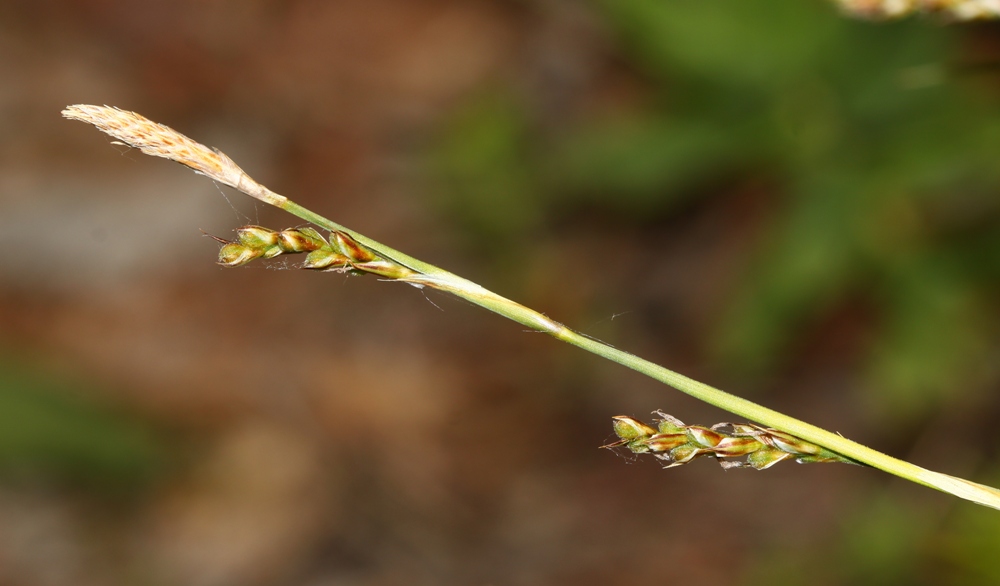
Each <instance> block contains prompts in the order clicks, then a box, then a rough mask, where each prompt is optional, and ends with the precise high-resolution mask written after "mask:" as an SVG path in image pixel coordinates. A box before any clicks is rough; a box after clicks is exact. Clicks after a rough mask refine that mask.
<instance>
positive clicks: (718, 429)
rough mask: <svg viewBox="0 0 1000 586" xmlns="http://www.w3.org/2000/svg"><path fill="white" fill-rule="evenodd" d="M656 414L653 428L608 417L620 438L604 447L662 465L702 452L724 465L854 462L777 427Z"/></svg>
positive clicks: (685, 460)
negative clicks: (702, 423)
mask: <svg viewBox="0 0 1000 586" xmlns="http://www.w3.org/2000/svg"><path fill="white" fill-rule="evenodd" d="M657 414H658V415H660V417H661V419H659V420H658V421H657V422H656V423H657V425H656V427H655V428H654V427H651V426H649V425H646V424H645V423H643V422H641V421H638V420H636V419H633V418H631V417H628V416H627V415H618V416H615V417H613V418H612V420H613V422H614V423H613V425H614V430H615V435H617V436H618V440H619V441H617V442H614V443H612V444H608V445H606V446H604V447H606V448H616V447H619V446H625V447H627V448H628V449H629V450H631V451H632V453H634V454H652V455H654V456H656V457H657V458H659V459H661V460H664V461H666V462H667V466H666V467H667V468H673V467H674V466H680V465H681V464H687V463H688V462H690V461H692V460H694V459H695V458H699V457H702V456H710V457H713V458H716V459H717V460H719V464H721V465H722V467H723V468H726V469H729V468H743V467H749V468H754V469H756V470H766V469H768V468H770V467H771V466H773V465H775V464H777V463H778V462H781V461H783V460H795V461H796V462H799V463H800V464H806V463H810V462H843V463H846V464H856V463H857V462H854V461H853V460H850V459H848V458H845V457H843V456H841V455H840V454H836V453H834V452H831V451H829V450H827V449H824V448H822V447H820V446H817V445H816V444H813V443H810V442H807V441H805V440H802V439H800V438H797V437H795V436H793V435H790V434H787V433H785V432H783V431H778V430H776V429H770V428H763V427H758V426H756V425H753V424H750V423H720V424H717V425H713V426H712V427H702V426H700V425H684V423H683V422H681V421H680V420H678V419H677V418H675V417H672V416H670V415H667V414H666V413H661V412H657ZM727 429H728V430H729V431H726V430H727ZM724 458H745V459H744V460H733V459H729V460H724Z"/></svg>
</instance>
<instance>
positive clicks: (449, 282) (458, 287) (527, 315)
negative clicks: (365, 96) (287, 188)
mask: <svg viewBox="0 0 1000 586" xmlns="http://www.w3.org/2000/svg"><path fill="white" fill-rule="evenodd" d="M278 207H281V208H282V209H284V210H286V211H288V212H289V213H291V214H294V215H296V216H298V217H300V218H302V219H303V220H306V221H308V222H312V223H313V224H316V225H318V226H321V227H323V228H326V229H327V230H339V231H342V232H346V233H347V234H349V235H351V236H352V237H353V238H354V239H356V240H357V241H358V242H360V243H362V244H364V245H365V246H367V247H369V248H371V249H372V250H373V251H374V252H376V253H377V254H379V255H381V256H383V257H385V258H387V259H389V260H392V261H395V262H397V263H399V264H401V265H403V266H405V267H407V268H409V269H412V270H413V271H416V272H417V273H419V276H418V277H412V278H409V279H406V280H407V281H408V282H410V283H413V284H416V285H424V286H429V287H433V288H435V289H440V290H442V291H447V292H449V293H452V294H453V295H456V296H457V297H460V298H462V299H466V300H468V301H471V302H472V303H475V304H476V305H479V306H481V307H484V308H486V309H488V310H490V311H492V312H494V313H497V314H500V315H502V316H504V317H506V318H508V319H511V320H513V321H516V322H517V323H520V324H523V325H525V326H527V327H529V328H531V329H533V330H536V331H539V332H544V333H547V334H549V335H551V336H553V337H555V338H557V339H559V340H562V341H563V342H566V343H569V344H572V345H574V346H576V347H578V348H582V349H584V350H586V351H588V352H591V353H593V354H596V355H598V356H601V357H603V358H607V359H608V360H612V361H614V362H617V363H618V364H621V365H623V366H626V367H628V368H631V369H632V370H635V371H637V372H640V373H642V374H644V375H646V376H648V377H650V378H653V379H656V380H658V381H660V382H662V383H664V384H667V385H669V386H671V387H673V388H675V389H677V390H679V391H681V392H683V393H687V394H688V395H691V396H692V397H695V398H697V399H701V400H702V401H705V402H706V403H710V404H712V405H715V406H716V407H719V408H720V409H724V410H726V411H728V412H730V413H733V414H735V415H738V416H740V417H743V418H746V419H749V420H751V421H755V422H757V423H759V424H761V425H764V426H766V427H771V428H774V429H777V430H780V431H784V432H786V433H790V434H792V435H794V436H796V437H799V438H802V439H804V440H806V441H809V442H812V443H814V444H817V445H819V446H822V447H824V448H826V449H828V450H830V451H832V452H836V453H838V454H840V455H842V456H845V457H847V458H849V459H851V460H854V461H856V462H859V463H862V464H867V465H869V466H872V467H874V468H878V469H880V470H883V471H885V472H888V473H889V474H893V475H895V476H898V477H900V478H905V479H907V480H910V481H912V482H916V483H918V484H923V485H924V486H928V487H931V488H934V489H937V490H940V491H943V492H947V493H949V494H953V495H955V496H958V497H960V498H963V499H966V500H969V501H972V502H975V503H978V504H981V505H984V506H987V507H992V508H994V509H1000V491H998V490H997V489H995V488H992V487H989V486H985V485H982V484H977V483H975V482H970V481H968V480H963V479H961V478H956V477H954V476H949V475H947V474H941V473H939V472H933V471H931V470H927V469H925V468H921V467H920V466H917V465H915V464H911V463H909V462H906V461H903V460H899V459H897V458H893V457H892V456H889V455H886V454H883V453H882V452H879V451H877V450H873V449H871V448H869V447H867V446H864V445H862V444H859V443H857V442H854V441H851V440H849V439H847V438H845V437H843V436H841V435H839V434H836V433H832V432H829V431H827V430H825V429H822V428H820V427H816V426H815V425H811V424H809V423H806V422H804V421H801V420H799V419H796V418H794V417H790V416H788V415H785V414H783V413H780V412H778V411H775V410H773V409H768V408H767V407H764V406H761V405H758V404H756V403H754V402H752V401H748V400H746V399H743V398H740V397H737V396H736V395H731V394H729V393H727V392H725V391H722V390H720V389H717V388H715V387H711V386H709V385H706V384H705V383H702V382H698V381H696V380H694V379H692V378H689V377H686V376H684V375H682V374H680V373H677V372H674V371H672V370H670V369H668V368H664V367H662V366H660V365H658V364H655V363H653V362H650V361H648V360H645V359H643V358H639V357H638V356H635V355H634V354H630V353H628V352H623V351H622V350H619V349H617V348H614V347H612V346H609V345H608V344H605V343H603V342H600V341H598V340H594V339H592V338H588V337H587V336H584V335H582V334H580V333H578V332H575V331H573V330H571V329H570V328H568V327H566V326H564V325H563V324H561V323H559V322H556V321H554V320H552V319H549V318H548V317H547V316H545V315H543V314H541V313H539V312H537V311H535V310H533V309H530V308H528V307H525V306H523V305H521V304H519V303H516V302H514V301H511V300H510V299H507V298H505V297H502V296H500V295H497V294H496V293H493V292H492V291H488V290H487V289H484V288H483V287H481V286H479V285H477V284H476V283H473V282H472V281H469V280H466V279H463V278H461V277H459V276H457V275H454V274H452V273H450V272H448V271H446V270H444V269H441V268H438V267H436V266H434V265H431V264H428V263H425V262H423V261H420V260H418V259H415V258H413V257H411V256H408V255H406V254H403V253H401V252H399V251H397V250H394V249H392V248H390V247H388V246H386V245H384V244H382V243H380V242H377V241H375V240H372V239H371V238H368V237H366V236H364V235H363V234H359V233H357V232H355V231H353V230H350V229H348V228H346V227H344V226H341V225H340V224H338V223H336V222H333V221H331V220H329V219H327V218H324V217H323V216H320V215H319V214H316V213H314V212H312V211H310V210H308V209H306V208H304V207H302V206H300V205H298V204H296V203H294V202H292V201H290V200H284V201H283V202H281V203H280V204H278Z"/></svg>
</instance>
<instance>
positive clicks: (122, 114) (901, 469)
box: [62, 105, 1000, 509]
mask: <svg viewBox="0 0 1000 586" xmlns="http://www.w3.org/2000/svg"><path fill="white" fill-rule="evenodd" d="M62 114H63V116H65V117H66V118H69V119H72V120H80V121H82V122H86V123H88V124H92V125H94V126H96V127H97V128H98V129H100V130H101V131H103V132H105V133H106V134H108V135H110V136H112V137H114V138H115V139H116V140H117V141H120V142H121V143H123V144H125V145H128V146H131V147H134V148H136V149H139V150H140V151H142V152H143V153H146V154H148V155H153V156H157V157H163V158H166V159H170V160H173V161H176V162H178V163H181V164H182V165H185V166H187V167H190V168H192V169H194V170H195V171H197V172H198V173H200V174H202V175H206V176H208V177H209V178H211V179H214V180H215V181H218V182H220V183H224V184H225V185H228V186H230V187H232V188H234V189H237V190H239V191H241V192H243V193H245V194H247V195H249V196H251V197H254V198H256V199H258V200H260V201H263V202H264V203H268V204H271V205H273V206H276V207H278V208H281V209H283V210H285V211H287V212H289V213H292V214H294V215H295V216H298V217H299V218H301V219H303V220H305V221H307V222H310V223H312V224H315V225H316V226H318V227H320V228H322V229H324V230H326V231H328V232H329V237H323V236H322V235H321V234H320V233H319V232H318V231H317V230H315V229H313V228H296V229H288V230H281V231H277V230H270V229H268V228H263V227H260V226H245V227H243V228H240V229H239V230H238V231H237V236H236V239H235V240H234V241H232V242H229V241H225V240H222V241H221V243H222V244H223V246H222V249H221V250H220V253H219V262H220V263H221V264H223V265H225V266H240V265H243V264H246V263H248V262H251V261H253V260H255V259H258V258H272V257H274V256H277V255H279V254H292V253H306V254H307V256H306V259H305V262H304V264H303V265H302V266H303V268H309V269H315V270H331V271H342V272H351V273H357V274H368V273H371V274H374V275H377V276H379V277H381V278H383V279H390V280H394V281H400V282H405V283H409V284H412V285H414V286H417V287H431V288H434V289H438V290H441V291H445V292H447V293H451V294H453V295H455V296H457V297H460V298H462V299H465V300H467V301H471V302H472V303H475V304H477V305H480V306H482V307H484V308H486V309H489V310H490V311H493V312H495V313H498V314H500V315H502V316H504V317H507V318H509V319H511V320H514V321H516V322H518V323H520V324H523V325H525V326H527V327H529V328H531V329H533V330H536V331H539V332H544V333H546V334H549V335H551V336H553V337H554V338H557V339H559V340H562V341H564V342H567V343H569V344H573V345H574V346H577V347H579V348H582V349H584V350H587V351H589V352H592V353H593V354H596V355H598V356H601V357H603V358H607V359H608V360H612V361H614V362H617V363H619V364H622V365H624V366H627V367H629V368H631V369H633V370H636V371H638V372H641V373H643V374H645V375H647V376H649V377H651V378H654V379H656V380H658V381H660V382H663V383H665V384H667V385H670V386H672V387H674V388H675V389H678V390H680V391H682V392H684V393H687V394H689V395H692V396H694V397H696V398H698V399H701V400H702V401H705V402H707V403H710V404H712V405H715V406H717V407H719V408H721V409H724V410H726V411H729V412H730V413H733V414H736V415H738V416H740V417H743V418H746V419H749V420H751V421H755V422H757V423H758V424H760V425H759V426H758V425H752V424H732V425H729V427H728V429H729V431H728V432H724V430H722V429H721V428H720V429H715V428H705V427H700V426H686V425H684V424H683V423H681V422H680V421H678V420H676V419H673V418H672V417H669V416H663V418H662V420H661V421H660V422H659V424H658V428H656V429H654V428H652V427H650V426H647V425H645V424H643V423H641V422H638V421H636V420H634V419H631V418H629V417H625V416H618V417H616V418H615V419H614V427H615V431H616V433H617V434H618V436H619V438H620V439H621V440H622V441H621V442H620V445H625V446H627V447H629V448H630V449H632V450H633V451H639V452H649V453H653V454H656V455H658V456H659V457H661V458H664V459H667V460H668V461H669V462H670V463H671V465H677V464H681V463H684V462H687V461H690V460H692V459H694V458H695V457H698V456H704V455H711V456H713V457H715V458H729V457H735V456H746V457H747V460H746V461H745V462H744V463H742V464H740V463H737V464H733V463H732V462H730V463H729V464H728V466H729V467H734V466H739V465H745V466H748V467H752V468H756V469H759V470H763V469H765V468H768V467H769V466H771V465H773V464H774V463H776V462H779V461H781V460H785V459H794V460H797V461H799V462H850V463H857V464H867V465H869V466H872V467H874V468H879V469H881V470H884V471H885V472H888V473H890V474H894V475H896V476H899V477H901V478H905V479H907V480H910V481H912V482H916V483H919V484H923V485H925V486H929V487H931V488H935V489H937V490H941V491H943V492H947V493H950V494H953V495H955V496H958V497H960V498H963V499H966V500H969V501H972V502H975V503H978V504H981V505H984V506H987V507H992V508H994V509H1000V490H997V489H995V488H992V487H989V486H985V485H982V484H977V483H975V482H971V481H968V480H964V479H961V478H956V477H954V476H949V475H947V474H942V473H939V472H933V471H931V470H927V469H925V468H921V467H920V466H917V465H915V464H911V463H909V462H905V461H903V460H899V459H896V458H893V457H891V456H888V455H886V454H883V453H881V452H878V451H876V450H873V449H871V448H868V447H866V446H863V445H861V444H859V443H857V442H854V441H851V440H849V439H847V438H845V437H843V436H841V435H840V434H837V433H833V432H830V431H827V430H825V429H822V428H819V427H816V426H814V425H811V424H809V423H806V422H804V421H801V420H798V419H795V418H793V417H790V416H788V415H785V414H783V413H780V412H778V411H775V410H773V409H768V408H766V407H763V406H761V405H758V404H756V403H753V402H751V401H748V400H746V399H743V398H741V397H737V396H736V395H731V394H729V393H726V392H724V391H721V390H719V389H716V388H714V387H711V386H709V385H706V384H704V383H702V382H699V381H696V380H694V379H691V378H688V377H686V376H684V375H682V374H679V373H677V372H674V371H672V370H670V369H667V368H664V367H662V366H660V365H658V364H655V363H652V362H650V361H648V360H644V359H642V358H639V357H638V356H635V355H633V354H629V353H628V352H625V351H622V350H619V349H617V348H614V347H612V346H609V345H607V344H605V343H603V342H600V341H598V340H594V339H592V338H589V337H587V336H584V335H582V334H580V333H578V332H575V331H574V330H572V329H570V328H568V327H566V326H565V325H563V324H561V323H559V322H557V321H555V320H553V319H551V318H549V317H548V316H546V315H544V314H542V313H540V312H538V311H535V310H533V309H530V308H528V307H525V306H523V305H521V304H519V303H516V302H514V301H511V300H510V299H507V298H505V297H502V296H500V295H497V294H496V293H493V292H492V291H489V290H487V289H485V288H483V287H482V286H480V285H478V284H476V283H473V282H472V281H469V280H467V279H463V278H462V277H459V276H458V275H455V274H452V273H450V272H448V271H446V270H444V269H441V268H438V267H436V266H434V265H431V264H428V263H426V262H423V261H421V260H418V259H415V258H413V257H411V256H409V255H406V254H404V253H402V252H399V251H397V250H394V249H392V248H390V247H388V246H386V245H384V244H382V243H380V242H376V241H375V240H372V239H371V238H368V237H366V236H364V235H363V234H360V233H358V232H356V231H354V230H351V229H350V228H347V227H345V226H342V225H340V224H338V223H336V222H334V221H332V220H329V219H327V218H324V217H323V216H320V215H319V214H316V213H315V212H312V211H310V210H308V209H306V208H304V207H302V206H300V205H298V204H296V203H295V202H293V201H291V200H289V199H288V198H286V197H284V196H282V195H278V194H277V193H274V192H273V191H271V190H269V189H268V188H266V187H264V186H263V185H261V184H259V183H257V182H256V181H254V180H253V179H252V178H250V176H249V175H247V174H246V173H245V172H244V171H243V170H242V169H240V167H239V166H237V165H236V163H234V162H233V160H232V159H230V158H229V157H227V156H226V155H225V154H223V153H222V152H221V151H219V150H217V149H213V148H209V147H207V146H205V145H202V144H200V143H198V142H196V141H194V140H192V139H190V138H188V137H186V136H184V135H183V134H181V133H179V132H177V131H175V130H173V129H172V128H170V127H168V126H165V125H163V124H158V123H156V122H153V121H151V120H149V119H147V118H145V117H143V116H140V115H139V114H136V113H134V112H129V111H126V110H120V109H118V108H112V107H108V106H92V105H75V106H69V107H68V108H66V109H65V110H63V112H62ZM220 240H221V239H220Z"/></svg>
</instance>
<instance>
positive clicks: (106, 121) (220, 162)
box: [62, 104, 285, 205]
mask: <svg viewBox="0 0 1000 586" xmlns="http://www.w3.org/2000/svg"><path fill="white" fill-rule="evenodd" d="M62 115H63V116H64V117H65V118H69V119H70V120H79V121H81V122H86V123H88V124H92V125H94V126H95V127H97V129H98V130H100V131H101V132H104V133H105V134H107V135H109V136H112V137H114V138H116V139H118V140H119V141H121V142H122V143H123V144H126V145H128V146H130V147H133V148H137V149H139V150H140V151H142V152H143V153H145V154H147V155H152V156H154V157H163V158H164V159H170V160H171V161H176V162H178V163H180V164H182V165H186V166H188V167H190V168H192V169H194V170H195V171H197V172H198V173H201V174H203V175H206V176H208V177H211V178H212V179H215V180H216V181H218V182H220V183H224V184H226V185H228V186H230V187H232V188H234V189H238V190H240V191H242V192H244V193H246V194H247V195H250V196H252V197H256V198H257V199H261V200H262V201H265V202H267V203H270V204H274V205H278V204H280V203H281V202H283V201H284V200H285V198H284V197H282V196H280V195H278V194H276V193H274V192H273V191H270V190H269V189H267V188H265V187H264V186H262V185H260V184H259V183H257V182H256V181H254V180H253V179H251V178H250V176H249V175H247V174H246V173H245V172H243V169H240V167H239V166H238V165H237V164H236V163H234V162H233V160H232V159H230V158H229V157H227V156H226V155H225V154H223V153H222V152H220V151H218V150H216V149H213V148H209V147H207V146H205V145H203V144H201V143H200V142H197V141H195V140H192V139H190V138H188V137H186V136H184V135H183V134H181V133H180V132H177V131H176V130H174V129H173V128H170V127H169V126H167V125H165V124H159V123H157V122H153V121H152V120H150V119H148V118H146V117H145V116H141V115H139V114H136V113H135V112H129V111H128V110H121V109H119V108H112V107H110V106H94V105H90V104H76V105H73V106H68V107H67V108H66V109H65V110H63V111H62Z"/></svg>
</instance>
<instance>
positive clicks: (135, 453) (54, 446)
mask: <svg viewBox="0 0 1000 586" xmlns="http://www.w3.org/2000/svg"><path fill="white" fill-rule="evenodd" d="M79 391H80V388H79V387H78V386H77V385H75V384H73V383H71V382H67V381H65V380H61V379H60V378H58V377H54V376H51V375H48V374H43V373H41V372H37V371H34V370H31V369H27V368H22V367H13V366H11V365H9V364H0V477H2V476H3V475H7V476H12V475H13V476H18V475H21V474H25V473H27V474H31V475H35V474H42V475H43V476H47V477H55V478H57V479H62V480H66V481H70V482H82V483H84V484H86V485H88V486H94V487H97V488H104V489H108V490H117V489H118V487H121V486H123V485H125V486H127V485H133V484H134V483H136V482H138V481H142V480H144V479H145V478H147V477H148V476H149V475H150V473H152V472H153V470H154V469H155V467H156V465H157V462H158V459H159V448H158V446H157V443H156V441H155V440H154V438H153V436H152V434H150V433H149V431H148V430H147V429H145V428H144V427H143V426H141V425H140V424H139V423H138V422H136V421H135V420H133V419H131V418H128V417H126V416H124V415H121V414H116V413H113V412H110V411H108V410H105V409H102V408H100V407H98V406H96V405H93V404H90V403H87V402H84V401H83V400H82V399H81V398H80V396H81V395H80V392H79Z"/></svg>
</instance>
